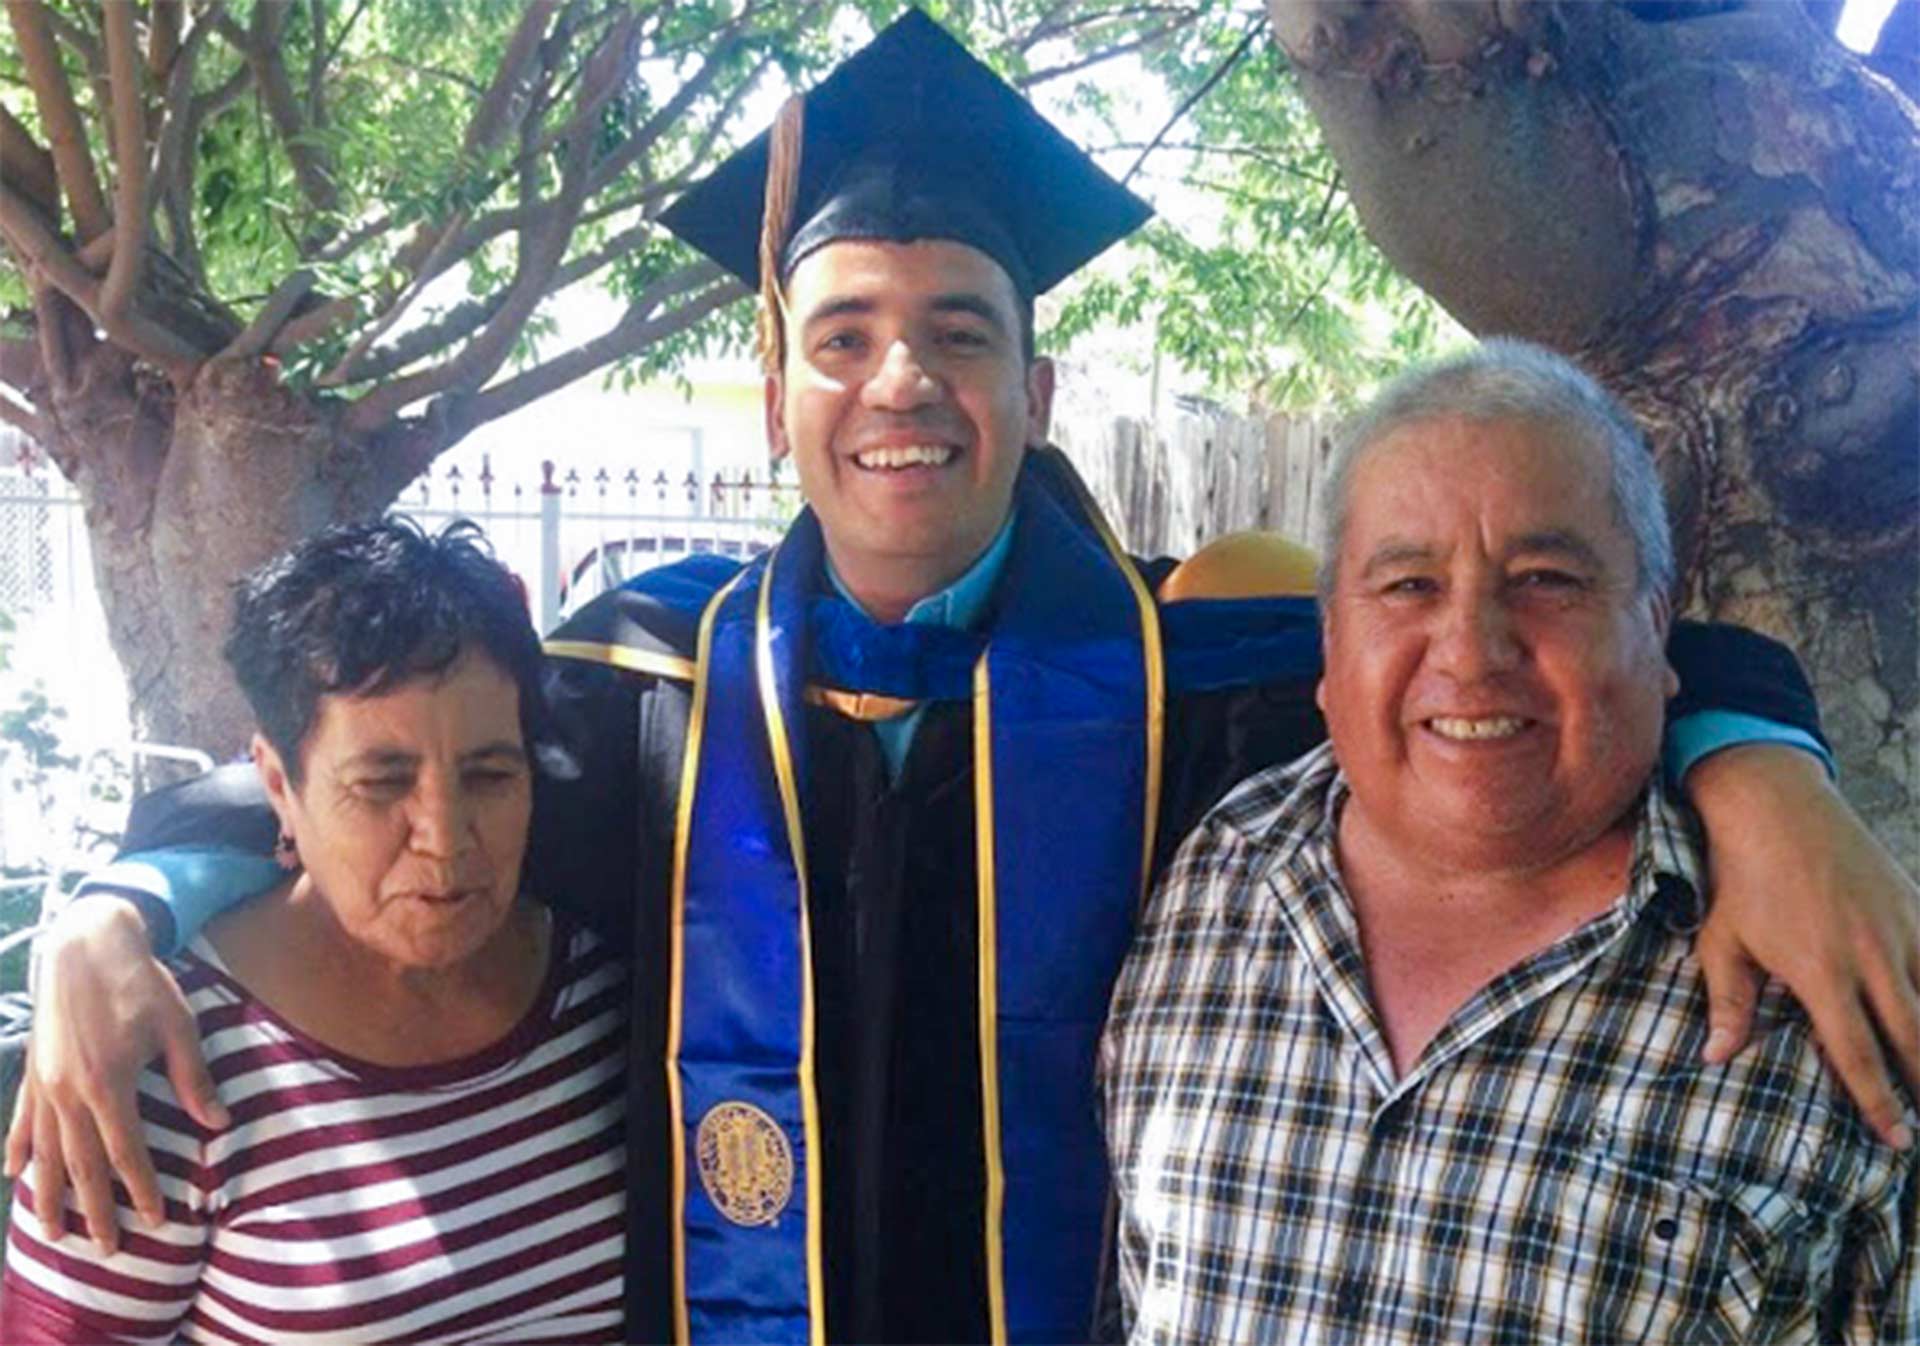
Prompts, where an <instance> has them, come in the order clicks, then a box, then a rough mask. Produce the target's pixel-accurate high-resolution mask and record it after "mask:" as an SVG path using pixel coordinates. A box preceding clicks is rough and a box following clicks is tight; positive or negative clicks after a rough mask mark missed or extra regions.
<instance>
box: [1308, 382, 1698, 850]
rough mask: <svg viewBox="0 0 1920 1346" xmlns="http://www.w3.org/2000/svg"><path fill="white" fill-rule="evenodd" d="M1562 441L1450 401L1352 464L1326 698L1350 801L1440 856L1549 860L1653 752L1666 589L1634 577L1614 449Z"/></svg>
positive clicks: (1601, 818)
mask: <svg viewBox="0 0 1920 1346" xmlns="http://www.w3.org/2000/svg"><path fill="white" fill-rule="evenodd" d="M1570 440H1571V437H1570V436H1568V435H1567V434H1566V433H1565V432H1562V431H1557V430H1555V429H1553V428H1551V427H1546V426H1541V425H1536V424H1533V423H1529V422H1521V421H1494V422H1487V421H1470V420H1466V419H1462V418H1456V417H1449V418H1443V419H1436V420H1431V421H1424V422H1416V423H1415V424H1413V425H1410V426H1406V427H1403V428H1401V429H1400V430H1398V431H1396V432H1395V433H1393V434H1392V435H1390V436H1388V437H1387V438H1386V439H1384V440H1382V441H1381V442H1380V443H1379V444H1378V445H1376V446H1374V448H1373V449H1372V451H1371V452H1369V453H1368V454H1367V455H1366V456H1365V457H1363V458H1362V459H1361V461H1360V462H1359V463H1358V464H1357V466H1356V470H1355V473H1354V476H1353V479H1352V484H1351V495H1350V497H1349V503H1350V510H1349V515H1348V523H1347V530H1346V537H1345V539H1344V541H1343V543H1342V546H1341V551H1340V555H1339V558H1338V559H1339V566H1338V571H1337V575H1338V579H1337V582H1336V584H1335V588H1334V592H1333V594H1332V597H1331V599H1330V601H1329V603H1328V605H1327V610H1326V636H1327V655H1326V674H1325V677H1324V679H1323V680H1322V682H1321V684H1320V705H1321V707H1322V709H1324V710H1325V711H1326V714H1327V723H1328V728H1329V732H1330V734H1331V737H1332V740H1333V746H1334V752H1335V754H1336V755H1337V757H1338V758H1339V761H1340V765H1341V767H1342V768H1343V769H1344V770H1345V772H1346V774H1347V776H1348V779H1349V781H1350V782H1351V784H1352V787H1353V798H1352V800H1351V802H1350V803H1349V805H1348V807H1349V809H1351V810H1358V815H1357V816H1358V818H1359V819H1361V820H1363V821H1364V822H1365V823H1366V824H1367V826H1368V827H1369V828H1370V829H1371V830H1373V831H1374V832H1375V833H1376V834H1377V835H1380V836H1382V837H1383V838H1389V839H1392V840H1394V841H1397V842H1398V843H1400V844H1403V845H1408V846H1412V847H1416V848H1418V849H1417V850H1416V851H1415V852H1414V853H1416V854H1420V855H1424V856H1427V857H1429V858H1430V859H1434V860H1440V861H1442V862H1448V861H1452V862H1458V863H1460V864H1462V865H1472V866H1490V865H1491V866H1502V867H1511V866H1520V867H1525V866H1529V865H1532V864H1547V863H1552V862H1553V861H1554V860H1556V859H1559V858H1562V857H1564V856H1565V855H1569V854H1571V853H1573V852H1574V851H1576V850H1577V849H1579V848H1580V847H1581V846H1583V845H1585V844H1586V843H1587V842H1590V841H1592V840H1593V839H1595V838H1596V837H1598V836H1600V835H1601V834H1602V833H1604V832H1605V831H1606V830H1607V829H1608V828H1609V827H1611V826H1612V825H1613V823H1614V822H1615V821H1616V820H1617V819H1618V818H1619V817H1620V816H1621V815H1622V813H1623V812H1624V811H1625V809H1626V807H1627V805H1628V804H1630V803H1631V802H1632V800H1633V798H1634V796H1635V795H1636V793H1637V792H1638V790H1639V788H1640V787H1641V785H1642V784H1643V783H1644V781H1645V779H1646V776H1647V773H1648V771H1649V770H1650V769H1651V768H1652V766H1653V763H1654V761H1655V758H1656V756H1657V754H1658V752H1659V744H1660V730H1661V715H1662V707H1663V705H1664V702H1665V699H1666V697H1667V696H1668V695H1669V694H1670V692H1671V691H1672V690H1673V688H1674V687H1675V685H1676V683H1675V680H1674V676H1673V673H1672V671H1671V669H1669V668H1668V667H1667V664H1666V661H1665V658H1664V656H1663V654H1662V644H1663V642H1664V638H1665V627H1666V610H1665V603H1664V600H1663V599H1659V598H1656V597H1654V596H1652V595H1647V594H1641V593H1639V592H1637V587H1638V586H1637V584H1636V581H1635V552H1634V546H1633V542H1632V540H1631V539H1630V538H1629V536H1628V535H1627V533H1626V532H1625V530H1624V529H1623V528H1622V527H1621V526H1620V524H1619V523H1618V522H1616V520H1615V518H1614V511H1613V508H1612V505H1611V503H1610V501H1609V494H1608V479H1607V466H1606V457H1605V454H1604V452H1603V451H1602V450H1600V449H1598V448H1597V447H1589V446H1586V445H1583V444H1579V443H1577V442H1570Z"/></svg>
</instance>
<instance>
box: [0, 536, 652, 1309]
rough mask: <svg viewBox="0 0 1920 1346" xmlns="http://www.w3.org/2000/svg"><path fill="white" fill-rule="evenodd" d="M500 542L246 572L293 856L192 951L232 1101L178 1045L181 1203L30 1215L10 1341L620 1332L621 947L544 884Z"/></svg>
mask: <svg viewBox="0 0 1920 1346" xmlns="http://www.w3.org/2000/svg"><path fill="white" fill-rule="evenodd" d="M475 536H476V534H475V530H473V529H472V528H471V526H470V525H456V526H455V527H453V528H450V529H448V530H447V531H446V532H445V533H443V534H441V535H440V536H439V537H428V536H426V535H425V534H423V533H422V532H421V531H420V530H419V529H417V528H416V527H413V526H411V525H409V524H406V523H401V522H393V521H388V522H382V523H375V524H364V525H356V526H351V527H345V528H338V529H333V530H330V531H328V532H326V533H324V534H321V535H320V536H318V537H316V538H314V539H312V540H310V541H308V542H306V543H304V544H303V545H301V546H300V547H298V548H297V549H295V550H294V551H293V552H291V553H290V554H288V555H287V556H286V557H284V558H282V559H281V560H279V561H277V562H275V563H274V564H272V565H270V566H268V567H267V568H266V569H264V570H263V571H261V572H259V573H258V574H256V575H255V576H253V577H251V578H250V579H249V580H247V581H246V582H245V583H244V584H243V585H242V586H241V587H240V590H239V592H238V596H237V599H236V603H235V615H234V623H233V631H232V634H231V636H230V637H229V639H228V642H227V646H226V655H227V659H228V662H229V663H230V664H231V665H232V667H233V670H234V672H235V674H236V676H237V677H238V679H239V682H240V684H241V686H242V688H243V690H244V691H245V692H246V695H247V698H248V700H249V701H250V703H251V704H252V706H253V710H254V714H255V716H256V718H257V720H258V723H259V733H258V734H256V735H255V737H254V740H253V758H254V764H255V766H256V768H257V769H258V771H259V773H260V776H261V779H262V781H263V783H264V784H265V786H266V790H267V793H268V795H269V797H270V799H271V801H272V804H273V808H274V811H275V813H276V814H277V815H278V817H279V820H280V826H281V833H282V834H281V849H282V862H283V863H285V864H286V865H288V866H289V867H290V868H291V869H292V871H293V873H292V874H291V876H290V877H289V878H288V880H287V881H286V882H285V883H284V884H282V885H281V886H280V887H279V888H278V889H277V890H276V891H274V892H273V893H272V894H270V895H268V896H266V897H264V898H262V899H260V900H259V901H257V902H254V903H252V904H250V905H247V906H244V907H242V908H240V909H238V910H235V911H233V912H232V913H230V914H228V915H227V916H225V917H222V918H221V919H219V920H218V921H216V922H214V923H213V924H212V925H211V926H210V927H209V928H208V930H207V932H206V934H205V936H203V937H202V938H201V939H199V940H198V941H196V942H195V943H194V944H193V945H192V946H191V947H190V948H189V949H188V950H187V951H186V952H185V953H184V954H183V955H182V956H181V957H180V958H179V959H178V961H177V966H176V971H177V973H178V976H179V980H180V985H181V987H182V989H183V990H184V991H185V993H186V995H187V997H188V1000H189V1002H190V1004H191V1006H192V1008H193V1010H194V1012H195V1014H196V1016H197V1021H198V1025H199V1029H200V1033H201V1038H202V1045H203V1048H204V1050H205V1052H206V1056H207V1061H208V1064H209V1065H210V1066H211V1068H212V1071H213V1077H214V1079H215V1080H216V1081H217V1082H218V1083H219V1088H220V1094H221V1099H222V1102H223V1103H224V1104H225V1106H226V1107H227V1109H228V1110H229V1111H230V1113H231V1114H232V1117H233V1125H232V1127H231V1128H230V1129H228V1130H225V1131H220V1132H213V1131H208V1130H206V1129H204V1128H202V1127H201V1126H199V1125H198V1124H197V1123H195V1122H194V1121H193V1120H192V1119H191V1118H190V1117H189V1116H188V1115H187V1113H186V1112H185V1111H184V1110H183V1109H182V1108H181V1107H180V1105H179V1103H178V1101H177V1100H176V1098H175V1097H174V1095H173V1092H172V1090H171V1088H170V1087H169V1085H168V1083H167V1081H166V1079H165V1078H164V1076H162V1075H161V1074H160V1073H158V1072H157V1071H149V1072H148V1074H147V1075H146V1076H145V1078H144V1079H143V1080H142V1082H141V1093H142V1098H141V1108H142V1115H143V1117H144V1119H145V1123H146V1128H147V1132H148V1136H149V1139H150V1140H151V1142H152V1145H153V1148H154V1151H155V1153H156V1156H157V1158H158V1160H159V1162H160V1165H161V1181H162V1184H163V1187H164V1190H165V1196H166V1219H165V1222H164V1224H163V1225H162V1226H160V1227H159V1228H146V1227H143V1226H142V1225H141V1224H140V1223H139V1222H138V1221H136V1220H133V1219H127V1220H126V1221H125V1222H124V1223H125V1224H126V1226H127V1227H128V1228H129V1229H130V1230H131V1231H133V1232H131V1233H130V1234H129V1235H128V1237H127V1238H126V1240H125V1242H124V1244H123V1246H122V1248H121V1250H120V1251H119V1252H118V1253H116V1254H114V1255H111V1256H107V1255H103V1254H102V1253H100V1252H99V1251H98V1250H97V1249H96V1248H95V1247H94V1246H93V1245H92V1244H91V1243H89V1242H88V1241H86V1240H84V1239H72V1238H66V1239H62V1240H61V1241H60V1242H59V1244H58V1245H57V1246H56V1245H54V1244H50V1243H48V1242H47V1241H45V1239H44V1238H43V1236H42V1234H41V1232H40V1229H39V1222H38V1221H37V1220H36V1219H31V1218H27V1219H20V1218H16V1219H15V1220H14V1221H13V1228H12V1237H11V1239H10V1242H9V1247H8V1253H7V1264H6V1275H5V1285H4V1293H3V1295H0V1340H4V1341H7V1342H19V1341H27V1340H56V1341H100V1340H170V1339H173V1338H175V1337H184V1338H186V1339H189V1340H271V1341H275V1342H295V1341H302V1340H313V1341H318V1340H323V1339H324V1340H327V1341H341V1340H354V1341H376V1340H382V1341H384V1340H398V1339H402V1338H405V1339H407V1340H434V1341H465V1340H471V1339H482V1338H486V1339H498V1338H507V1339H511V1340H514V1341H534V1340H542V1339H551V1340H566V1341H586V1340H619V1339H621V1336H622V1330H621V1329H622V1321H621V1311H620V1306H621V1295H622V1283H621V1252H622V1230H623V1226H624V1214H625V1212H624V1204H625V1203H624V1192H625V1186H624V1182H623V1179H622V1156H623V1149H622V1136H621V1122H622V1117H621V1111H622V1103H623V1100H624V1097H625V1094H624V1088H623V1083H622V1078H621V1065H622V1061H623V1047H622V1043H621V1041H620V1035H621V1032H622V1028H621V1024H622V1014H621V1008H622V1006H623V1004H624V1001H623V1000H622V998H621V993H620V989H619V982H620V969H619V967H618V966H617V965H616V964H615V963H614V961H613V960H612V959H611V958H610V956H609V954H608V952H607V950H606V949H605V948H604V947H602V946H601V945H600V944H598V943H597V942H596V941H595V940H594V939H593V938H592V937H591V936H590V935H588V934H587V933H586V932H585V931H584V930H582V929H580V928H577V927H575V926H573V925H571V924H570V923H568V922H567V921H566V920H565V919H564V918H560V917H556V916H555V915H554V914H553V913H551V912H550V911H549V910H548V909H547V908H546V907H544V906H542V905H540V904H539V903H537V902H534V901H531V900H529V899H528V898H526V897H524V896H522V895H521V894H520V893H519V891H518V889H519V878H520V862H521V856H522V852H523V850H524V848H525V844H526V835H527V824H528V818H529V814H530V809H531V800H532V757H531V754H532V745H533V743H534V742H535V741H536V734H535V732H534V731H535V728H536V726H537V724H538V722H539V719H540V716H541V704H542V703H541V699H540V692H539V682H538V679H539V667H540V663H539V661H540V650H539V645H538V642H537V640H536V638H535V636H534V633H533V631H532V629H531V627H530V626H529V625H528V622H527V616H526V611H525V607H524V603H523V601H522V598H521V596H520V592H519V589H518V586H517V585H516V584H515V582H514V581H513V579H512V577H511V576H510V575H508V574H507V573H506V571H504V570H503V569H502V568H501V567H500V566H499V565H498V564H497V563H496V562H495V561H493V560H492V559H490V558H489V557H488V556H487V555H486V554H485V553H484V552H483V551H481V549H480V548H479V547H478V546H477V545H476V544H475V540H474V539H475ZM16 1208H17V1209H22V1208H23V1209H25V1210H29V1211H30V1210H32V1209H33V1196H32V1192H31V1189H30V1188H28V1187H26V1186H25V1185H23V1186H22V1187H21V1188H20V1189H19V1191H18V1193H17V1196H16ZM65 1219H66V1221H67V1224H66V1227H67V1228H68V1229H69V1230H74V1231H80V1230H81V1229H82V1225H83V1223H84V1222H83V1221H82V1220H81V1218H80V1217H78V1216H75V1215H68V1216H66V1217H65Z"/></svg>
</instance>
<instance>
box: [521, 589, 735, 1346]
mask: <svg viewBox="0 0 1920 1346" xmlns="http://www.w3.org/2000/svg"><path fill="white" fill-rule="evenodd" d="M745 577H746V572H745V571H742V572H741V573H740V574H738V575H736V576H734V577H733V579H732V580H730V581H728V583H727V585H726V587H724V588H723V589H721V590H720V592H719V593H717V594H715V595H714V596H713V597H712V598H711V599H709V600H708V602H707V607H706V611H704V612H702V613H701V614H700V635H699V638H698V640H697V641H696V643H695V646H694V651H695V652H694V665H693V708H692V710H691V711H690V712H689V714H688V718H687V746H686V751H685V753H684V755H683V756H682V757H681V759H680V800H679V804H678V806H677V808H676V810H675V817H674V828H673V899H672V900H673V911H672V912H671V919H670V922H669V924H670V926H671V931H672V936H671V937H672V953H671V955H670V959H669V963H668V972H667V984H668V989H667V1060H666V1067H667V1111H668V1113H669V1114H670V1120H671V1122H672V1126H671V1130H670V1140H671V1145H672V1152H673V1339H674V1340H675V1341H676V1342H679V1343H680V1346H688V1343H690V1342H691V1341H692V1339H693V1328H692V1326H691V1323H690V1320H689V1315H688V1312H687V1135H686V1103H685V1100H684V1099H683V1098H682V1097H681V1093H680V1034H681V1031H682V1027H683V1025H682V1022H681V1020H682V1016H683V1014H684V1010H683V1008H682V1005H683V1001H684V998H685V994H686V967H685V963H686V916H687V858H688V853H689V852H690V850H691V849H692V845H693V794H694V787H695V786H696V785H697V784H698V782H699V779H700V741H701V738H702V737H703V736H704V734H705V731H706V720H707V677H708V674H709V672H710V671H711V668H712V662H711V659H710V658H709V656H710V655H711V654H712V652H713V623H714V619H715V618H716V617H718V616H719V614H720V608H721V606H722V605H723V604H725V602H726V601H727V598H728V597H729V596H730V595H731V594H732V593H733V591H734V589H735V588H736V587H738V586H739V583H740V581H741V580H742V579H744V578H745ZM574 643H575V642H572V641H567V642H557V641H556V642H549V643H548V652H549V653H553V645H555V644H569V645H571V644H574ZM597 648H601V649H606V650H615V651H618V652H620V653H629V654H635V653H638V651H627V650H620V648H619V647H617V646H602V647H597ZM562 657H563V658H566V657H571V658H590V657H593V656H589V655H581V654H566V655H562ZM605 662H609V663H615V662H617V661H616V660H612V659H609V660H606V661H605ZM620 666H621V667H628V666H629V665H624V664H623V665H620ZM643 671H645V672H652V671H654V670H652V669H646V670H643Z"/></svg>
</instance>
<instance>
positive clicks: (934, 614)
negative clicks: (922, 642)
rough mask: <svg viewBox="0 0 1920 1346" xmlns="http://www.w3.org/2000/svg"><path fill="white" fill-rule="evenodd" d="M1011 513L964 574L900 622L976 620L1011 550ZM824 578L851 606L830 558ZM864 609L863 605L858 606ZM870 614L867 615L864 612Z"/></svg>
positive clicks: (960, 624) (964, 624)
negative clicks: (830, 582)
mask: <svg viewBox="0 0 1920 1346" xmlns="http://www.w3.org/2000/svg"><path fill="white" fill-rule="evenodd" d="M1013 516H1014V511H1009V512H1008V514H1007V518H1006V522H1004V523H1002V524H1001V525H1000V531H999V532H998V533H995V534H994V536H993V541H992V542H989V543H988V544H987V549H986V550H985V551H983V552H981V553H980V556H979V559H977V560H976V561H974V563H973V564H972V565H970V566H968V567H967V570H966V573H965V574H963V575H961V576H960V578H959V579H957V580H955V581H954V582H953V583H952V584H949V585H948V586H947V587H946V588H944V589H942V590H940V592H938V593H935V594H929V595H927V596H926V597H925V598H923V599H921V600H920V601H919V602H918V603H915V604H914V605H913V606H912V607H910V608H908V609H907V615H906V616H905V617H903V618H901V621H902V622H903V623H906V624H911V625H914V626H945V627H950V628H952V629H954V630H957V631H964V630H966V629H967V628H969V627H971V626H972V625H973V624H974V623H975V622H977V621H979V620H980V615H981V614H982V613H983V612H985V611H986V607H987V600H988V599H989V598H991V597H992V596H993V586H994V585H995V584H996V583H998V582H999V579H1000V572H1001V571H1002V570H1004V569H1005V568H1006V564H1007V553H1008V552H1010V551H1012V550H1013ZM827 578H828V579H829V580H831V581H832V582H833V587H834V590H835V592H837V593H838V594H839V595H840V596H841V597H842V598H844V599H846V600H847V601H848V602H849V603H851V604H853V605H854V606H855V607H857V608H858V607H860V600H859V599H857V598H855V597H854V596H853V594H852V593H850V592H849V591H848V589H847V586H846V585H845V584H844V583H842V582H841V579H840V574H839V572H838V571H836V570H835V569H834V568H833V561H832V560H831V559H829V560H828V561H827ZM860 610H861V611H862V612H865V611H866V609H865V608H861V609H860ZM868 615H871V614H868Z"/></svg>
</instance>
